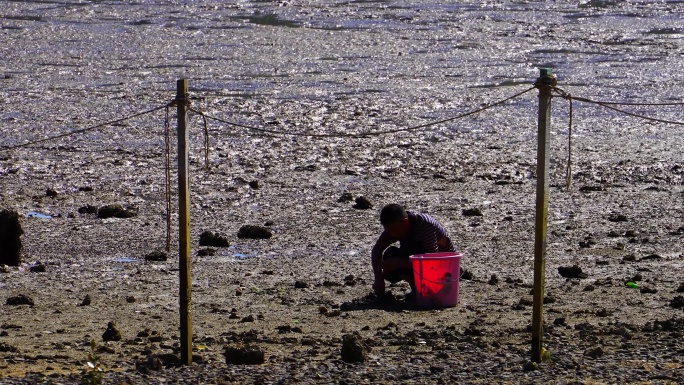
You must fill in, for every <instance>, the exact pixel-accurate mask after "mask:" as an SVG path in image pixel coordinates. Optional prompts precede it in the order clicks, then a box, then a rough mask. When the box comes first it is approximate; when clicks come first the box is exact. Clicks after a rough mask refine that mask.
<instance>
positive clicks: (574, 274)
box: [558, 265, 588, 279]
mask: <svg viewBox="0 0 684 385" xmlns="http://www.w3.org/2000/svg"><path fill="white" fill-rule="evenodd" d="M558 274H560V275H561V277H564V278H579V279H584V278H587V277H588V275H587V274H586V273H584V272H582V268H581V267H579V266H578V265H573V266H561V267H559V268H558Z"/></svg>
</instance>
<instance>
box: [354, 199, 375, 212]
mask: <svg viewBox="0 0 684 385" xmlns="http://www.w3.org/2000/svg"><path fill="white" fill-rule="evenodd" d="M354 202H356V203H355V204H354V206H352V207H354V208H355V209H357V210H368V209H370V208H373V205H372V204H371V203H370V201H369V200H368V199H366V198H365V197H358V198H356V199H355V200H354Z"/></svg>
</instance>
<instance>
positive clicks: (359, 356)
mask: <svg viewBox="0 0 684 385" xmlns="http://www.w3.org/2000/svg"><path fill="white" fill-rule="evenodd" d="M370 350H371V349H370V347H369V346H368V345H367V344H366V343H365V342H364V341H363V340H362V339H361V336H360V335H358V334H345V335H344V336H342V350H341V353H342V361H344V362H346V363H359V362H364V361H366V358H367V355H368V352H370Z"/></svg>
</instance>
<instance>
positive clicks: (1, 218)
mask: <svg viewBox="0 0 684 385" xmlns="http://www.w3.org/2000/svg"><path fill="white" fill-rule="evenodd" d="M22 234H24V231H23V230H22V229H21V223H19V213H17V212H16V211H9V210H2V211H0V265H8V266H19V265H20V264H21V235H22Z"/></svg>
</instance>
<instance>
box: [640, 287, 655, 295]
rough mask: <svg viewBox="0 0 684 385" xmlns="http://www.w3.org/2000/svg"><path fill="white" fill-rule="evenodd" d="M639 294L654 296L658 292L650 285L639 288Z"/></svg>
mask: <svg viewBox="0 0 684 385" xmlns="http://www.w3.org/2000/svg"><path fill="white" fill-rule="evenodd" d="M639 292H640V293H641V294H655V293H657V292H658V289H656V288H655V287H653V286H650V285H644V286H641V287H640V288H639Z"/></svg>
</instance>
